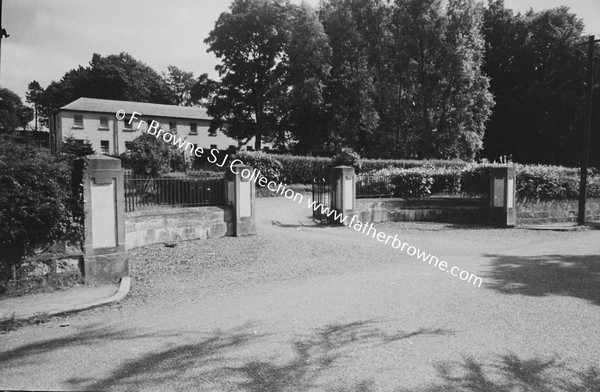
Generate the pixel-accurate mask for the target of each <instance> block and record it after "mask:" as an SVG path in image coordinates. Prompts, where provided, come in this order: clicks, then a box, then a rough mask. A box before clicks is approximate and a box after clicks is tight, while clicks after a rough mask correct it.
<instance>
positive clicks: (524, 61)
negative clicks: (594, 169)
mask: <svg viewBox="0 0 600 392" xmlns="http://www.w3.org/2000/svg"><path fill="white" fill-rule="evenodd" d="M583 28H584V26H583V22H582V21H581V20H580V19H578V18H577V17H576V15H575V14H572V13H570V12H569V10H568V8H566V7H559V8H554V9H550V10H544V11H541V12H533V11H529V12H527V13H525V14H520V13H518V14H515V13H514V12H513V11H512V10H510V9H507V8H506V7H505V5H504V1H502V0H494V1H490V4H489V6H488V8H487V10H486V12H485V23H484V35H485V39H486V45H487V51H486V52H487V53H486V61H485V72H486V73H487V74H488V75H489V76H490V78H491V90H492V92H493V93H494V95H495V96H496V100H497V102H498V104H497V106H496V107H495V109H494V113H493V115H492V117H491V119H490V123H489V124H488V128H487V133H486V137H485V147H486V148H485V155H486V156H487V157H489V158H490V159H493V158H496V157H498V156H500V155H512V156H513V158H514V159H515V160H517V161H519V162H532V163H533V162H535V163H554V164H565V165H575V164H577V163H578V161H579V156H580V152H579V151H580V135H581V127H582V120H583V116H582V114H583V113H582V110H581V109H582V107H583V97H584V81H585V73H586V62H585V59H586V53H585V45H581V43H584V42H585V40H583V39H580V37H581V36H582V35H583ZM598 58H599V59H600V57H598ZM596 64H598V63H596ZM596 72H598V70H596ZM597 74H598V73H596V75H597ZM599 90H600V89H598V88H596V93H595V94H596V98H600V97H598V93H599ZM596 151H598V150H596ZM591 156H592V158H593V157H594V154H592V155H591ZM597 159H598V158H597ZM596 162H597V163H600V160H597V161H596Z"/></svg>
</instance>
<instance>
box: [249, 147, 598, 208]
mask: <svg viewBox="0 0 600 392" xmlns="http://www.w3.org/2000/svg"><path fill="white" fill-rule="evenodd" d="M346 155H348V156H351V155H352V154H351V153H350V152H348V153H347V154H346ZM238 157H239V158H240V159H241V160H243V161H244V163H246V164H249V165H252V166H255V167H257V168H259V169H260V170H261V172H262V173H263V174H265V175H266V176H267V177H269V178H271V176H273V178H274V179H278V180H279V181H282V182H284V183H287V184H310V183H312V181H313V179H323V178H324V179H328V178H329V172H330V170H331V168H332V167H333V165H334V163H333V159H332V158H322V157H306V156H294V155H275V154H266V153H263V152H243V153H240V154H239V155H238ZM358 165H359V166H360V167H361V170H360V173H363V174H373V175H374V176H378V177H377V178H375V177H372V178H370V179H369V180H366V179H365V180H363V181H362V182H360V181H359V182H358V183H357V192H359V194H360V192H361V191H362V190H364V189H366V188H368V189H369V190H371V193H373V194H379V195H386V194H389V195H394V196H396V197H423V196H426V195H429V194H434V195H436V194H443V195H455V194H462V195H467V196H486V195H488V194H489V169H490V168H491V167H495V166H502V165H501V164H496V163H469V162H464V161H459V160H453V161H444V160H423V161H418V160H408V159H407V160H383V159H361V160H360V162H359V164H358ZM515 169H516V172H517V184H516V187H517V197H518V198H519V199H531V200H569V199H576V198H577V197H578V195H579V169H577V168H567V167H562V166H548V165H521V164H515ZM277 174H278V176H277ZM385 176H390V179H388V180H385V179H383V177H385ZM396 177H398V178H396ZM399 188H402V190H400V189H399ZM586 193H587V196H588V197H590V198H600V174H599V173H598V170H596V169H594V168H592V169H590V171H589V175H588V187H587V192H586Z"/></svg>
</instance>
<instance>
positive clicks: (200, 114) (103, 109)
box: [50, 98, 254, 155]
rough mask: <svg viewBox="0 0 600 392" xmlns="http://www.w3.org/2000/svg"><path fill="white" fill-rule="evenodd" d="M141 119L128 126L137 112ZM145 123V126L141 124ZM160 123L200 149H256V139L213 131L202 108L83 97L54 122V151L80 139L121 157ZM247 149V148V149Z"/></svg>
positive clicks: (52, 137) (62, 108)
mask: <svg viewBox="0 0 600 392" xmlns="http://www.w3.org/2000/svg"><path fill="white" fill-rule="evenodd" d="M119 110H124V111H125V113H126V114H127V115H126V117H125V119H124V120H117V118H116V113H117V111H119ZM134 111H135V112H137V113H141V114H137V113H136V117H137V119H136V120H135V121H134V122H132V124H131V125H129V124H128V122H129V116H130V115H131V114H132V113H133V112H134ZM139 120H143V121H144V122H145V124H144V123H143V122H142V123H141V126H139V127H138V125H140V121H139ZM153 120H154V121H157V122H158V123H160V127H159V128H162V129H163V130H165V131H167V132H170V133H173V134H177V136H178V137H182V138H184V139H185V140H187V141H189V142H190V143H193V144H194V145H195V146H196V147H202V148H204V149H211V148H217V149H219V150H227V149H236V150H237V149H248V150H252V146H254V138H252V139H250V140H249V141H248V142H247V143H245V144H242V143H241V142H238V141H237V140H235V139H233V138H230V137H228V136H226V135H225V134H224V133H223V132H220V131H214V132H211V131H209V126H210V118H209V117H208V115H207V114H206V111H205V110H204V109H202V108H198V107H187V106H174V105H161V104H155V103H144V102H131V101H114V100H108V99H96V98H79V99H78V100H76V101H73V102H71V103H70V104H68V105H65V106H63V107H61V108H60V109H59V110H58V111H57V113H56V114H55V115H54V116H53V117H52V118H51V120H50V148H51V150H52V152H53V153H54V152H56V151H59V150H60V144H61V142H62V140H63V139H64V138H65V137H67V136H73V137H75V139H79V140H86V139H87V140H89V141H90V142H91V143H92V147H93V148H94V150H95V151H96V153H101V154H110V155H119V154H122V153H124V152H125V151H126V150H127V148H128V145H129V143H131V141H133V140H134V139H135V138H136V137H138V136H140V135H141V134H142V132H145V131H146V130H147V127H148V126H149V125H150V124H151V123H152V121H153ZM246 146H247V147H246Z"/></svg>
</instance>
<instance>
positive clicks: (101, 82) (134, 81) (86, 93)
mask: <svg viewBox="0 0 600 392" xmlns="http://www.w3.org/2000/svg"><path fill="white" fill-rule="evenodd" d="M80 97H88V98H102V99H116V100H122V101H138V102H151V103H164V104H172V103H173V100H172V95H171V92H170V91H169V88H168V86H167V84H166V83H165V81H164V80H163V79H162V78H161V76H160V75H159V74H158V73H157V72H156V71H154V70H153V69H152V68H150V67H149V66H148V65H146V64H144V63H142V62H140V61H138V60H136V59H134V58H133V57H131V55H129V54H127V53H121V54H118V55H109V56H106V57H102V56H101V55H99V54H94V55H93V56H92V60H91V61H90V64H89V66H87V67H82V66H79V67H78V68H77V69H72V70H70V71H68V72H67V73H65V75H64V76H63V77H62V79H61V80H60V81H59V82H52V83H50V85H49V86H48V87H47V88H46V89H45V91H44V94H43V96H42V99H41V101H42V103H41V105H40V106H41V108H40V109H41V110H40V112H41V113H42V115H43V117H44V118H43V119H42V120H43V121H42V122H44V123H45V122H47V118H48V116H49V115H50V113H51V112H52V111H53V110H56V109H58V108H60V107H61V106H63V105H66V104H67V103H69V102H72V101H74V100H76V99H78V98H80Z"/></svg>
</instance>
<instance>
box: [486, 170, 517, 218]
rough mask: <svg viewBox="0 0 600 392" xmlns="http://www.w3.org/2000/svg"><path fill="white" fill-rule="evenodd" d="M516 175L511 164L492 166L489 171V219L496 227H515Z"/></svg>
mask: <svg viewBox="0 0 600 392" xmlns="http://www.w3.org/2000/svg"><path fill="white" fill-rule="evenodd" d="M516 184H517V176H516V172H515V168H514V167H513V166H505V167H493V168H492V169H491V173H490V213H489V221H490V223H491V224H492V225H494V226H498V227H515V225H516V224H517V211H516V209H515V199H516Z"/></svg>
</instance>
